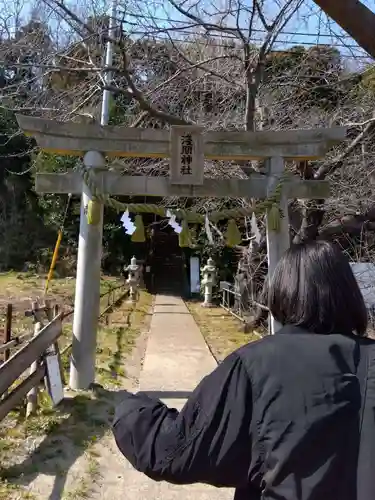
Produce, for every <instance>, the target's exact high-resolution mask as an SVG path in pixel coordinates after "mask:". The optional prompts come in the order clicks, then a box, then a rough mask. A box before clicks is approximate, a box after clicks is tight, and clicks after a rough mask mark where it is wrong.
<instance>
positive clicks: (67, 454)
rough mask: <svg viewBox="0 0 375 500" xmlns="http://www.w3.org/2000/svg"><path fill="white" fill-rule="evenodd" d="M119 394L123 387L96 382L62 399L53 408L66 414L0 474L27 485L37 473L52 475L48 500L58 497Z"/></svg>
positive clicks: (101, 431) (101, 430) (106, 420)
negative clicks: (107, 387) (110, 388)
mask: <svg viewBox="0 0 375 500" xmlns="http://www.w3.org/2000/svg"><path fill="white" fill-rule="evenodd" d="M122 394H123V391H108V390H105V389H103V388H102V387H101V386H97V385H96V386H94V387H93V388H92V391H88V392H87V393H85V394H78V395H76V396H75V397H72V398H71V399H66V400H64V401H63V402H62V403H61V404H60V405H59V407H58V408H57V409H55V410H53V412H54V414H55V415H60V416H61V415H62V414H63V416H65V414H66V418H63V420H61V421H58V420H57V419H55V420H54V422H55V424H54V425H53V424H52V425H50V426H49V428H48V431H47V433H46V435H45V437H44V439H43V441H42V442H41V443H40V444H39V445H38V446H37V447H36V448H35V449H34V450H33V451H32V452H31V454H30V455H29V456H28V457H26V458H25V459H24V460H23V462H21V463H18V464H16V465H13V466H10V467H7V468H1V469H0V478H1V479H3V480H7V481H8V483H10V484H12V483H13V484H17V485H22V486H29V485H30V484H31V483H32V482H33V481H34V480H35V479H36V478H37V477H38V476H39V474H43V475H50V476H54V484H53V489H52V492H51V493H50V494H49V496H48V500H60V499H61V498H62V495H63V493H64V488H65V484H66V480H67V476H68V473H69V470H70V469H71V467H72V466H73V465H74V463H75V462H76V461H77V460H78V458H79V457H81V456H82V455H83V453H84V452H85V450H86V449H87V448H88V446H89V445H90V444H93V443H95V442H97V441H98V440H100V439H101V438H102V437H103V436H104V434H105V433H106V431H108V429H109V428H110V425H111V421H112V416H113V413H114V407H115V405H116V404H118V403H119V402H120V400H121V397H122ZM36 418H38V417H36ZM52 422H53V420H52ZM45 498H46V499H47V496H46V497H45Z"/></svg>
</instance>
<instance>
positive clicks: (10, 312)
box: [4, 304, 13, 361]
mask: <svg viewBox="0 0 375 500" xmlns="http://www.w3.org/2000/svg"><path fill="white" fill-rule="evenodd" d="M12 318H13V306H12V304H8V305H7V319H6V322H5V344H7V343H8V342H10V341H11V339H12ZM9 356H10V350H9V349H7V350H6V351H5V352H4V361H7V360H8V359H9Z"/></svg>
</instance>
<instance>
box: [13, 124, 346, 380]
mask: <svg viewBox="0 0 375 500" xmlns="http://www.w3.org/2000/svg"><path fill="white" fill-rule="evenodd" d="M17 120H18V123H19V125H20V128H21V129H22V130H23V131H24V133H25V134H27V135H30V136H33V137H34V138H35V139H36V142H37V144H38V146H39V147H40V149H41V150H43V151H45V152H52V153H57V154H60V155H76V156H83V160H84V164H85V167H86V168H87V169H90V171H91V174H92V176H93V178H94V179H95V184H96V186H97V187H98V189H99V191H100V192H101V193H104V194H108V195H133V196H134V195H140V196H141V195H144V196H161V197H164V196H183V197H226V196H231V197H241V198H258V199H259V198H266V197H268V196H269V195H270V194H272V192H273V191H274V189H275V188H276V186H277V185H278V183H279V181H280V177H281V176H284V161H285V160H296V161H302V160H315V159H318V158H321V157H323V156H324V155H325V153H326V152H327V151H328V149H329V148H330V147H332V146H333V145H335V144H337V143H339V142H341V141H343V140H344V139H345V137H346V129H345V128H341V127H335V128H328V129H312V130H289V131H277V132H274V131H260V132H234V131H233V132H232V131H223V132H221V131H220V132H205V131H204V129H203V128H202V127H197V126H182V125H181V126H172V127H171V130H170V131H167V130H155V129H140V128H125V127H112V126H106V127H102V126H100V125H97V124H76V123H63V122H56V121H51V120H45V119H41V118H34V117H29V116H22V115H19V116H17ZM105 157H133V158H167V157H169V158H170V176H169V178H168V177H146V176H123V175H121V173H119V172H114V171H109V170H108V169H106V167H105ZM205 158H207V159H214V160H230V161H239V160H254V159H256V160H259V159H266V160H267V161H266V167H267V168H266V175H262V174H258V173H252V174H251V175H250V176H249V178H248V179H238V178H229V179H211V178H204V175H203V166H204V159H205ZM36 191H37V192H38V193H59V194H62V193H72V194H79V195H81V194H82V203H81V221H80V235H79V250H78V262H77V283H76V296H75V311H74V322H73V348H72V358H71V373H70V386H71V387H72V388H73V389H86V388H88V387H89V386H90V384H91V383H93V382H94V379H95V351H96V333H97V321H98V319H97V318H98V315H99V295H100V291H99V287H100V264H101V240H102V227H103V222H102V217H103V207H101V217H100V223H99V224H97V225H90V224H88V222H87V217H86V214H85V213H86V207H87V204H88V202H89V201H90V200H91V199H92V193H91V192H90V189H89V188H88V186H87V185H86V184H85V183H84V181H83V180H82V176H81V174H80V173H79V172H69V173H65V174H47V173H40V174H37V176H36ZM329 194H330V189H329V183H328V182H326V181H305V180H300V179H299V178H297V177H295V176H292V175H290V176H288V177H287V179H286V180H285V181H284V182H283V184H282V192H281V201H280V209H281V210H282V212H283V217H282V219H281V229H280V230H279V231H274V230H273V229H272V228H271V227H270V226H267V247H268V267H269V276H272V273H273V270H274V268H275V266H276V264H277V262H278V260H279V259H280V257H281V255H282V254H283V253H284V251H285V250H286V249H287V248H288V247H289V244H290V241H289V221H288V211H287V199H288V198H300V199H311V198H317V199H324V198H328V197H329ZM278 327H279V325H277V324H276V322H275V321H274V319H273V318H271V331H272V333H274V332H275V331H276V330H277V329H278Z"/></svg>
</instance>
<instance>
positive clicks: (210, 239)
mask: <svg viewBox="0 0 375 500" xmlns="http://www.w3.org/2000/svg"><path fill="white" fill-rule="evenodd" d="M204 228H205V230H206V236H207V239H208V242H209V244H210V245H214V238H213V236H212V231H211V228H210V221H209V218H208V215H207V214H206V217H205V219H204Z"/></svg>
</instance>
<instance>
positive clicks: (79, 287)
mask: <svg viewBox="0 0 375 500" xmlns="http://www.w3.org/2000/svg"><path fill="white" fill-rule="evenodd" d="M83 161H84V163H85V166H86V167H88V168H93V169H94V168H95V169H97V170H99V169H102V168H103V167H104V166H105V159H104V157H103V155H102V154H101V153H99V152H97V151H89V152H87V153H86V154H85V156H84V159H83ZM82 184H83V186H82V199H81V216H80V224H79V245H78V259H77V281H76V293H75V300H74V320H73V345H72V356H71V364H70V379H69V386H70V387H71V388H72V389H74V390H79V389H88V388H89V387H90V385H91V384H92V383H93V382H94V380H95V358H96V337H97V331H98V318H99V309H100V268H101V259H102V236H103V205H102V204H100V221H99V223H98V224H95V225H94V224H89V223H88V221H87V214H86V208H87V205H88V203H89V201H90V200H91V199H92V193H91V192H90V189H89V188H88V186H87V185H86V184H85V183H84V182H83V183H82Z"/></svg>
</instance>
